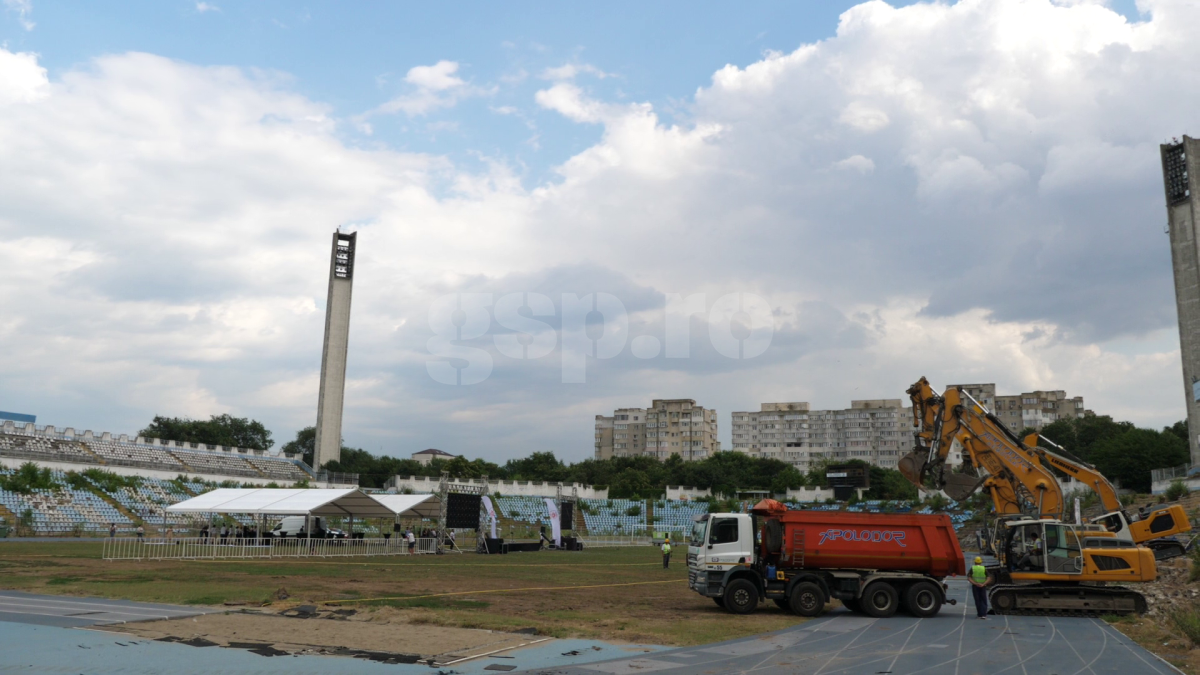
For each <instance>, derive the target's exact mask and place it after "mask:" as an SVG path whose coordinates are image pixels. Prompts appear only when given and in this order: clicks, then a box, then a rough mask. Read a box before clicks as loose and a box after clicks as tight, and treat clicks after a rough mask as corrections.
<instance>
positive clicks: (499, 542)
mask: <svg viewBox="0 0 1200 675" xmlns="http://www.w3.org/2000/svg"><path fill="white" fill-rule="evenodd" d="M483 543H484V546H485V547H486V548H487V552H488V553H491V554H493V555H497V554H500V553H508V551H507V550H506V549H505V547H504V540H503V539H492V538H491V537H488V538H486V539H484V540H483Z"/></svg>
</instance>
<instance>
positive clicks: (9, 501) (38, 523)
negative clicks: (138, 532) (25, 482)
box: [0, 471, 133, 535]
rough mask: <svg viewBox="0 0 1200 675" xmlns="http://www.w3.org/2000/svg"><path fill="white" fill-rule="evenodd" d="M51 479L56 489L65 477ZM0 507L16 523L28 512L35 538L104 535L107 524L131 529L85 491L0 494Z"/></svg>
mask: <svg viewBox="0 0 1200 675" xmlns="http://www.w3.org/2000/svg"><path fill="white" fill-rule="evenodd" d="M6 473H8V472H6ZM52 478H53V480H54V481H55V482H56V483H58V484H60V485H65V484H66V474H64V473H63V472H61V471H55V472H53V473H52ZM0 506H3V507H4V508H5V509H7V510H8V511H9V512H11V513H12V514H13V516H14V517H15V519H16V520H17V521H19V520H20V519H21V516H22V514H24V513H25V512H26V511H27V510H28V511H29V512H30V514H31V515H32V516H33V529H34V531H35V532H37V533H38V534H60V535H61V534H68V533H72V532H74V531H75V529H76V528H77V527H78V528H79V529H81V530H82V531H84V532H96V533H103V532H107V531H108V526H109V524H110V523H112V524H115V525H116V526H117V527H118V529H121V530H127V529H129V527H131V526H132V525H133V522H132V521H131V520H130V519H129V518H127V517H126V516H125V515H124V514H122V513H121V512H120V511H119V510H117V509H116V507H114V506H112V505H111V504H109V503H108V502H106V501H104V500H103V499H102V498H100V497H99V496H97V495H96V494H94V493H92V492H91V491H89V490H78V489H74V488H67V487H62V488H57V489H53V490H34V491H33V492H30V493H28V494H22V493H19V492H10V491H8V490H0Z"/></svg>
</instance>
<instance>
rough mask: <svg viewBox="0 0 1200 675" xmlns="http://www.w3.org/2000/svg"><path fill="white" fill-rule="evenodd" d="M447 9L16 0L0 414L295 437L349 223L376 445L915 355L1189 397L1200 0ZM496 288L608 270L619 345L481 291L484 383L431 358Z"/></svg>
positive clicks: (501, 437) (584, 281) (492, 448)
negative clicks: (757, 321)
mask: <svg viewBox="0 0 1200 675" xmlns="http://www.w3.org/2000/svg"><path fill="white" fill-rule="evenodd" d="M463 7H464V6H462V5H455V6H449V5H445V4H440V3H423V4H417V3H408V4H400V3H353V4H351V3H343V4H337V5H335V4H321V5H308V6H305V5H299V4H295V3H284V2H258V3H241V4H239V3H233V2H222V1H221V0H216V1H215V2H212V3H209V4H208V5H199V4H197V3H195V2H128V3H120V4H95V3H78V4H65V3H58V4H54V3H48V2H39V1H38V0H0V250H3V251H4V252H5V255H6V256H7V257H6V258H5V261H6V264H5V265H3V266H0V306H3V307H4V308H5V310H6V311H5V312H4V313H3V314H0V350H2V351H3V353H5V354H10V355H17V358H7V359H3V360H0V409H3V410H15V411H22V412H32V413H36V414H38V415H39V420H40V421H42V422H46V423H51V424H55V425H59V426H72V427H76V428H91V429H94V430H98V431H99V430H108V431H113V432H116V433H129V432H134V431H136V430H137V429H139V428H141V427H142V426H144V425H145V423H146V422H147V421H148V420H149V419H150V418H151V417H152V416H153V415H155V414H165V415H187V416H192V417H206V416H207V415H210V414H220V413H232V414H237V415H240V416H249V417H254V418H256V419H261V420H263V421H264V422H265V423H267V425H268V427H269V428H271V429H272V430H274V431H275V435H276V438H277V439H280V440H286V439H287V438H290V437H291V436H292V434H293V433H294V432H295V431H296V430H297V429H299V428H301V427H303V426H307V425H310V424H312V423H313V421H314V417H315V407H316V373H317V370H318V368H319V364H320V337H321V334H322V329H323V311H322V310H323V305H324V299H325V284H326V275H327V272H328V270H327V265H328V257H327V256H328V249H327V246H328V245H329V235H330V232H331V231H332V230H333V229H334V228H336V227H348V228H351V229H357V230H358V231H359V232H360V233H361V234H360V238H359V241H360V260H359V265H358V267H357V271H356V274H357V275H358V276H357V278H356V286H355V295H354V303H355V304H354V311H353V318H352V324H351V349H350V359H349V363H350V365H349V375H348V388H347V398H346V416H347V423H346V425H345V430H346V431H345V435H346V441H347V442H348V443H349V444H351V445H356V446H361V447H366V448H369V449H372V450H382V451H384V452H387V453H392V454H400V455H405V454H407V453H410V452H413V451H415V450H419V449H422V448H426V447H438V448H441V449H444V450H447V451H450V452H456V453H458V452H461V453H465V454H467V455H470V456H482V457H487V458H489V459H492V460H498V461H503V460H504V459H507V458H509V457H515V456H521V455H524V454H527V453H528V452H530V451H532V450H554V451H555V452H557V453H559V455H560V456H562V457H564V458H567V459H571V460H578V459H582V458H584V457H586V456H588V455H590V453H591V444H592V425H593V417H594V415H596V414H601V413H609V412H611V411H612V410H613V409H614V408H618V407H632V406H643V405H648V404H649V402H650V400H651V399H653V398H682V397H686V398H694V399H696V400H697V401H698V402H699V403H700V404H701V405H704V406H706V407H711V408H715V409H716V410H718V411H719V413H720V417H719V423H720V427H721V433H720V437H721V440H722V442H723V443H726V444H727V446H726V447H728V444H730V443H731V442H732V440H733V439H732V438H731V436H730V419H729V413H730V412H733V411H739V410H755V409H757V408H758V405H759V404H760V403H762V402H769V401H809V402H810V403H811V404H812V405H813V407H814V408H844V407H848V406H849V402H850V401H851V400H852V399H857V398H898V397H901V396H902V395H903V391H904V390H905V388H906V387H907V386H908V385H909V384H911V383H912V382H913V381H915V380H916V379H917V378H918V377H920V376H922V375H924V376H926V377H929V378H930V380H931V381H933V382H934V383H935V385H938V386H941V385H944V384H948V383H951V382H996V383H997V385H998V388H999V390H1000V391H1001V392H1003V393H1017V392H1020V391H1030V390H1033V389H1038V388H1042V389H1065V390H1066V391H1067V392H1068V393H1069V394H1070V395H1072V396H1074V395H1082V396H1084V397H1085V400H1086V401H1087V404H1088V407H1089V408H1092V409H1094V410H1096V411H1097V412H1100V413H1106V414H1112V415H1114V416H1116V417H1118V418H1120V419H1130V420H1133V421H1135V422H1137V423H1139V424H1143V425H1147V426H1161V425H1165V424H1170V423H1172V422H1174V421H1176V420H1178V419H1180V418H1181V416H1182V414H1183V399H1182V398H1181V397H1182V396H1183V395H1184V388H1183V387H1182V386H1181V377H1180V368H1179V353H1178V349H1177V347H1178V336H1177V329H1176V322H1175V312H1174V300H1173V295H1172V288H1173V282H1172V277H1171V270H1170V259H1169V249H1168V246H1167V242H1166V238H1165V236H1164V235H1163V234H1162V225H1163V218H1164V215H1163V204H1162V186H1161V175H1160V173H1159V167H1158V144H1159V143H1161V142H1163V141H1165V140H1167V139H1169V138H1170V137H1172V136H1177V135H1180V134H1183V133H1191V134H1193V135H1197V134H1200V131H1198V130H1200V45H1198V44H1197V43H1196V41H1195V40H1194V39H1192V35H1191V32H1190V31H1191V28H1190V27H1191V26H1194V25H1197V24H1200V10H1198V9H1197V7H1196V3H1195V2H1192V1H1191V0H1142V1H1141V5H1140V7H1141V8H1142V9H1144V10H1145V12H1139V10H1138V6H1135V4H1134V3H1133V2H1132V1H1131V0H1113V1H1112V2H1104V1H1103V0H964V1H962V2H958V3H948V2H943V3H894V4H893V5H887V4H884V3H881V2H867V3H861V4H856V3H853V2H841V1H839V2H786V3H785V2H779V3H739V4H737V5H733V4H728V3H725V4H710V5H697V4H695V3H654V4H650V5H635V4H632V3H630V4H626V5H616V6H613V5H602V4H595V3H593V4H591V5H578V4H577V5H551V4H549V3H547V4H544V5H530V4H512V3H509V4H508V5H506V6H503V8H500V6H499V5H497V4H483V3H479V4H476V5H472V6H467V7H466V8H465V9H464V8H463ZM1163 73H1170V78H1169V79H1167V78H1164V77H1162V74H1163ZM489 293H490V294H491V299H492V300H493V301H495V302H497V303H498V302H499V300H500V299H501V298H504V297H505V296H507V295H508V294H513V293H536V294H541V295H544V296H545V297H546V298H548V301H547V302H549V303H550V304H551V305H552V306H553V311H554V312H555V316H556V317H561V316H563V315H564V314H565V309H564V300H563V298H564V295H565V294H580V295H583V294H587V293H607V294H610V295H611V296H613V297H615V298H617V299H618V300H619V301H620V302H621V303H623V305H624V307H625V309H626V310H627V311H628V314H629V319H630V320H629V326H628V329H627V330H628V337H629V338H630V340H629V341H628V344H625V346H624V347H623V349H622V350H619V352H618V354H617V355H616V356H615V357H613V358H610V359H600V358H595V359H590V360H588V361H587V381H586V383H568V382H566V381H565V380H564V376H563V368H562V367H560V366H561V363H562V359H563V355H562V348H561V347H560V345H561V344H563V342H564V338H563V336H562V335H559V334H557V332H561V331H558V329H557V328H556V327H557V326H558V323H557V322H558V319H557V318H555V319H553V320H551V321H549V322H548V323H547V326H548V328H547V330H546V331H543V333H544V335H543V337H549V338H550V339H551V345H552V346H553V348H552V351H551V353H550V354H549V355H547V356H545V357H542V358H539V359H528V360H522V359H517V358H513V357H510V356H508V355H506V354H503V353H501V351H500V350H499V348H498V347H496V346H495V345H494V344H493V340H494V338H495V337H496V336H497V335H498V334H499V333H500V332H502V331H500V330H499V329H498V328H497V326H498V325H499V323H498V319H496V320H494V321H492V323H491V324H490V326H491V332H489V333H488V334H487V335H484V336H482V337H480V338H477V339H474V341H462V340H460V341H459V342H463V343H464V346H469V347H471V348H474V349H477V350H479V353H487V354H488V355H489V358H490V359H491V360H492V363H493V368H492V371H491V373H490V375H489V377H488V378H487V379H486V380H485V381H483V382H481V383H478V384H475V385H472V386H454V385H447V384H445V383H443V382H438V381H435V378H433V377H431V372H432V371H431V370H430V368H432V367H433V366H434V365H435V364H439V363H444V362H451V363H453V364H455V365H454V367H455V368H458V367H461V365H462V364H461V363H458V362H457V361H454V359H448V357H445V356H444V355H443V354H439V353H435V352H437V350H436V349H433V348H432V347H430V345H431V344H432V343H433V342H434V338H435V337H439V336H440V335H435V333H436V332H437V331H436V330H435V328H434V327H433V323H434V322H433V320H432V319H431V316H432V314H433V313H434V308H436V307H439V306H441V305H440V304H439V303H442V302H443V301H444V300H445V299H446V298H447V297H450V298H452V299H453V298H459V297H460V296H461V297H468V295H469V294H474V295H471V296H470V297H482V296H479V295H478V294H485V295H486V294H489ZM670 294H680V295H681V296H688V295H692V294H704V296H705V300H704V301H703V302H704V303H705V307H704V310H705V312H708V313H707V314H706V313H705V312H700V313H698V314H696V315H694V316H693V317H692V319H691V323H690V324H688V325H689V326H690V329H691V338H690V339H691V345H692V355H691V356H690V357H689V358H688V359H685V360H672V359H668V358H666V356H665V355H663V354H659V355H652V354H651V352H652V351H653V350H649V351H638V350H636V349H634V348H633V346H632V345H633V339H634V338H638V339H641V338H645V337H654V338H656V340H658V341H659V342H663V341H664V340H665V338H666V337H667V336H666V333H667V332H669V330H670V329H669V328H667V325H668V323H669V321H670V319H669V318H668V313H667V310H666V306H667V303H668V297H669V295H670ZM730 294H741V295H739V296H738V297H745V294H750V295H751V296H753V297H757V298H759V299H761V300H762V302H763V305H764V306H766V307H769V308H770V316H771V317H772V322H773V331H774V332H773V338H772V342H771V344H770V347H769V349H767V351H765V352H764V353H763V354H761V355H760V356H757V357H755V358H754V359H751V360H746V361H738V360H736V359H730V358H728V357H727V356H725V355H723V354H722V353H719V352H720V350H718V349H716V348H715V343H714V344H712V345H710V344H708V343H709V340H707V339H706V338H705V336H706V335H710V334H711V333H710V331H713V330H715V329H714V326H717V327H718V328H719V327H720V326H721V325H723V324H722V320H723V319H722V315H720V313H719V312H717V310H716V309H715V308H716V307H718V305H720V302H721V300H720V299H722V298H725V297H728V296H729V295H730ZM488 307H489V308H488V309H486V310H481V311H485V312H492V313H493V314H498V313H499V310H497V309H495V308H493V307H491V306H488ZM488 316H489V317H490V316H492V315H491V314H489V315H488ZM623 330H624V329H623ZM556 331H557V332H556ZM641 344H642V345H643V346H645V342H644V341H643V342H642V343H641ZM1131 392H1136V393H1131Z"/></svg>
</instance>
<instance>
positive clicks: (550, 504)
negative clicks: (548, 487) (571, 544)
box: [546, 497, 562, 546]
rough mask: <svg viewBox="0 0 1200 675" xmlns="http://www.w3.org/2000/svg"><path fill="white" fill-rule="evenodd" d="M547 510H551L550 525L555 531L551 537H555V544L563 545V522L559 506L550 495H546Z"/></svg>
mask: <svg viewBox="0 0 1200 675" xmlns="http://www.w3.org/2000/svg"><path fill="white" fill-rule="evenodd" d="M546 510H548V511H549V512H550V527H551V528H552V530H551V531H552V532H553V533H554V536H553V537H551V538H552V539H554V545H555V546H562V523H561V522H559V519H558V506H557V505H555V503H554V500H553V499H551V498H549V497H546Z"/></svg>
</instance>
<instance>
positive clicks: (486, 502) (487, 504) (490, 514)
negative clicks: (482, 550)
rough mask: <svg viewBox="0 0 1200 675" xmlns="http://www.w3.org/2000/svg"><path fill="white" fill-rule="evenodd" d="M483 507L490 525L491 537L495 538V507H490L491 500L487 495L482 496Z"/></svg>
mask: <svg viewBox="0 0 1200 675" xmlns="http://www.w3.org/2000/svg"><path fill="white" fill-rule="evenodd" d="M483 508H485V509H487V514H488V522H489V523H491V525H492V539H496V538H497V537H496V521H497V520H498V518H496V509H494V508H492V500H491V499H490V498H489V497H488V496H487V495H484V496H483Z"/></svg>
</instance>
